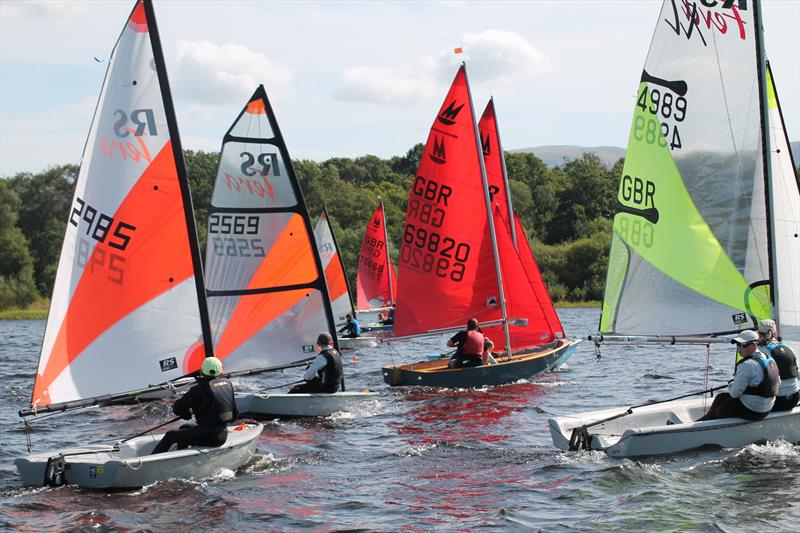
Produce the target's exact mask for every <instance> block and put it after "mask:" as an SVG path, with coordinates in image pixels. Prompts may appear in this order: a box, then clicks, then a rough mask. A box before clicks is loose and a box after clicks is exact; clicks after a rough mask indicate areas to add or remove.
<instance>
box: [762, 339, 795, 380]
mask: <svg viewBox="0 0 800 533" xmlns="http://www.w3.org/2000/svg"><path fill="white" fill-rule="evenodd" d="M765 348H766V349H767V350H769V353H770V355H771V356H772V358H773V359H775V364H777V365H778V372H779V373H780V376H781V379H792V378H796V377H797V376H798V375H799V374H800V372H798V369H797V357H795V355H794V352H793V351H792V349H791V348H789V347H788V346H786V345H785V344H783V343H781V344H767V345H766V346H765Z"/></svg>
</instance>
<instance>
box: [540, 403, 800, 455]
mask: <svg viewBox="0 0 800 533" xmlns="http://www.w3.org/2000/svg"><path fill="white" fill-rule="evenodd" d="M710 404H711V400H708V399H705V400H704V399H703V398H694V399H687V400H676V401H673V402H665V403H661V404H654V405H648V406H644V407H638V408H636V409H635V410H634V411H633V413H632V414H629V415H626V416H623V417H620V418H617V419H614V420H610V421H608V422H604V423H602V424H598V425H596V426H590V427H588V428H587V429H586V431H587V432H588V435H587V437H586V443H587V446H588V447H589V449H592V450H601V451H604V452H606V454H608V455H609V456H611V457H640V456H647V455H672V454H676V453H681V452H686V451H690V450H695V449H699V448H741V447H743V446H747V445H748V444H754V443H758V442H765V441H772V442H774V441H776V440H779V439H782V440H785V441H788V442H791V443H797V442H800V407H795V408H794V409H793V410H792V411H783V412H774V413H770V414H769V415H768V416H767V418H765V419H763V420H745V419H743V418H721V419H719V420H708V421H704V422H694V420H696V419H698V418H700V417H701V416H702V415H703V414H704V413H705V410H706V409H707V408H708V406H709V405H710ZM626 409H627V407H619V408H616V409H604V410H601V411H591V412H587V413H580V414H576V415H574V416H562V417H557V418H551V419H550V420H548V424H549V425H550V436H551V438H552V439H553V444H554V445H555V446H556V447H557V448H560V449H562V450H570V449H571V448H570V439H571V437H572V433H573V429H575V428H580V427H581V426H584V425H587V424H588V425H591V424H592V423H593V422H595V421H598V420H602V419H604V418H608V417H611V416H614V415H616V414H620V413H623V412H625V410H626Z"/></svg>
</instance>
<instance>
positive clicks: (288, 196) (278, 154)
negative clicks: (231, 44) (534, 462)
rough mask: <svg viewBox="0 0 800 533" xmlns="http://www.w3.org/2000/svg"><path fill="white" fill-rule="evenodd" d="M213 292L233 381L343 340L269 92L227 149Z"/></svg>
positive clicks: (216, 213)
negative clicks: (322, 342)
mask: <svg viewBox="0 0 800 533" xmlns="http://www.w3.org/2000/svg"><path fill="white" fill-rule="evenodd" d="M206 283H207V287H208V306H209V314H210V318H211V326H212V331H213V339H214V352H215V355H216V356H217V357H218V358H220V359H222V360H223V361H224V363H225V369H226V370H228V371H235V370H248V369H253V368H259V367H273V366H280V365H286V364H291V363H293V362H297V361H300V360H303V359H307V358H309V357H312V356H313V355H314V345H315V341H316V338H317V335H318V334H319V333H320V332H321V331H329V332H330V333H331V334H333V335H334V339H335V338H336V337H335V325H334V322H333V314H332V312H331V307H330V299H329V295H328V289H327V286H326V283H325V277H324V273H323V267H322V263H321V261H320V258H319V255H318V254H317V251H316V246H315V243H314V239H313V232H312V228H311V222H310V219H309V216H308V209H307V207H306V204H305V200H304V198H303V193H302V191H301V190H300V185H299V183H298V181H297V178H296V177H295V173H294V169H293V167H292V163H291V160H290V159H289V152H288V150H287V149H286V143H285V142H284V140H283V136H282V135H281V132H280V129H279V128H278V123H277V120H276V118H275V114H274V112H273V109H272V107H271V105H270V103H269V100H268V98H267V93H266V91H265V90H264V87H263V86H259V87H258V89H256V91H255V93H254V94H253V96H252V97H251V98H250V100H249V102H248V103H247V105H246V106H245V107H244V109H243V110H242V111H241V113H239V116H238V117H237V118H236V121H235V122H234V123H233V125H232V126H231V127H230V129H229V130H228V132H227V133H226V134H225V137H224V139H223V142H222V153H221V155H220V162H219V169H218V171H217V179H216V183H215V184H214V191H213V194H212V198H211V207H210V209H209V216H208V244H207V246H206Z"/></svg>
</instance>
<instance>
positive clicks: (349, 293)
mask: <svg viewBox="0 0 800 533" xmlns="http://www.w3.org/2000/svg"><path fill="white" fill-rule="evenodd" d="M322 216H324V217H325V221H326V222H327V223H328V229H330V232H331V239H333V247H334V248H336V257H338V258H339V264H340V265H341V267H342V274H343V275H344V284H345V286H346V287H347V298H348V299H349V300H350V312H351V313H353V316H356V304H355V302H353V293H352V291H351V290H350V280H349V279H347V270H345V268H344V259H343V258H342V253H341V251H340V250H339V243H338V242H336V234H335V233H334V232H333V225H332V224H331V217H330V216H329V215H328V208H327V206H326V205H325V202H323V203H322ZM333 320H334V322H335V321H336V317H334V318H333Z"/></svg>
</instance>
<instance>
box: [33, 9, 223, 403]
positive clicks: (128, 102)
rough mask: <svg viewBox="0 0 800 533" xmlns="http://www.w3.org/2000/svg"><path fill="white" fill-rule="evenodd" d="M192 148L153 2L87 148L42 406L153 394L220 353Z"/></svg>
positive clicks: (121, 43) (109, 74) (135, 15)
mask: <svg viewBox="0 0 800 533" xmlns="http://www.w3.org/2000/svg"><path fill="white" fill-rule="evenodd" d="M204 306H205V296H204V289H203V277H202V270H201V265H200V260H199V251H198V246H197V239H196V233H195V227H194V218H193V212H192V204H191V198H190V195H189V186H188V181H187V179H186V171H185V168H184V162H183V155H182V152H181V143H180V139H179V137H178V128H177V125H176V121H175V113H174V109H173V106H172V99H171V96H170V91H169V84H168V82H167V74H166V67H165V65H164V58H163V55H162V52H161V45H160V42H159V38H158V31H157V28H156V21H155V15H154V12H153V7H152V5H151V3H150V0H139V1H137V2H136V4H135V6H134V8H133V11H132V12H131V15H130V17H129V18H128V21H127V23H126V24H125V27H124V28H123V30H122V33H121V34H120V36H119V39H118V40H117V43H116V45H115V46H114V50H113V51H112V53H111V57H110V58H109V61H108V69H107V71H106V76H105V79H104V82H103V88H102V90H101V93H100V99H99V102H98V104H97V108H96V110H95V115H94V118H93V120H92V126H91V129H90V131H89V137H88V139H87V141H86V146H85V148H84V154H83V159H82V164H81V169H80V172H79V174H78V180H77V184H76V190H75V196H74V197H73V201H72V210H71V212H70V214H69V219H68V224H67V229H66V234H65V237H64V244H63V246H62V248H61V256H60V259H59V263H58V271H57V274H56V279H55V286H54V287H53V298H52V302H51V305H50V314H49V317H48V321H47V327H46V329H45V335H44V342H43V345H42V351H41V356H40V359H39V367H38V370H37V373H36V381H35V384H34V390H33V396H32V399H31V404H32V406H33V407H34V409H36V408H41V407H44V406H48V405H51V404H55V403H63V402H68V401H73V400H80V399H90V398H95V397H98V396H104V395H109V394H117V393H122V392H127V391H132V390H136V389H140V388H144V387H147V385H148V384H151V383H162V382H164V381H168V380H171V379H175V378H178V377H180V376H182V375H184V374H186V373H188V372H192V371H194V370H197V369H198V368H199V365H200V363H201V361H202V359H203V357H204V356H205V355H207V354H210V345H209V344H207V343H204V337H205V338H206V339H208V338H209V336H208V335H205V336H204V331H206V332H207V331H208V325H207V319H206V320H204V319H203V317H205V316H206V315H205V309H204Z"/></svg>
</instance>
